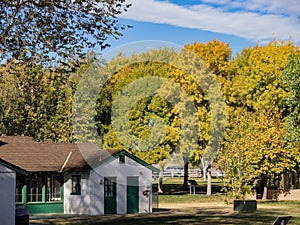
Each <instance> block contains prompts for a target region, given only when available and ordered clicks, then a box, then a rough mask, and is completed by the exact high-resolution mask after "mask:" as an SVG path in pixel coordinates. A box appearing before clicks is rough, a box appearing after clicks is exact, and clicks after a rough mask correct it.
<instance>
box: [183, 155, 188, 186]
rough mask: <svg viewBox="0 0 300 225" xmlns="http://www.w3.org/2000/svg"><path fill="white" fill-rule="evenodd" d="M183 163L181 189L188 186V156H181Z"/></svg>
mask: <svg viewBox="0 0 300 225" xmlns="http://www.w3.org/2000/svg"><path fill="white" fill-rule="evenodd" d="M183 163H184V166H183V168H184V174H183V189H187V188H188V178H189V157H187V156H183Z"/></svg>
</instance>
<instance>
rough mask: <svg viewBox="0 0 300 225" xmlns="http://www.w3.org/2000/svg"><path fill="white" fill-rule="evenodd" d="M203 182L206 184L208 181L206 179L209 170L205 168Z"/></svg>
mask: <svg viewBox="0 0 300 225" xmlns="http://www.w3.org/2000/svg"><path fill="white" fill-rule="evenodd" d="M202 170H203V181H204V182H205V181H206V177H207V168H204V167H203V169H202Z"/></svg>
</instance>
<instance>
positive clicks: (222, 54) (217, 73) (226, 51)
mask: <svg viewBox="0 0 300 225" xmlns="http://www.w3.org/2000/svg"><path fill="white" fill-rule="evenodd" d="M184 48H186V49H188V50H189V51H192V52H193V53H195V54H196V55H197V56H198V57H199V59H200V60H202V61H203V62H204V63H205V64H206V66H207V68H209V69H210V70H211V72H212V74H213V76H214V78H215V80H216V81H217V82H218V86H219V87H220V89H221V92H222V93H220V94H222V96H221V97H219V101H218V102H219V105H218V106H216V107H217V108H219V110H220V112H219V116H220V117H219V118H217V117H216V118H209V117H210V116H211V111H210V110H208V111H207V110H203V109H202V110H201V113H200V114H202V115H205V117H206V122H207V124H208V125H209V124H211V123H212V120H211V119H215V120H217V122H216V123H218V124H219V127H220V128H222V127H225V121H224V120H225V118H224V117H223V116H225V115H223V112H222V110H225V109H224V107H225V105H223V103H224V102H226V103H227V104H228V102H229V101H230V98H229V97H228V96H230V95H229V94H228V93H230V87H231V86H232V85H231V82H232V78H233V77H234V75H235V69H236V68H235V64H234V61H233V60H232V51H231V49H230V47H229V44H228V43H224V42H221V41H219V40H213V41H210V42H207V43H197V42H196V41H195V42H194V43H193V44H187V45H185V46H184ZM215 93H218V91H216V92H215ZM214 97H216V96H214ZM204 106H205V108H209V107H210V103H209V101H207V102H205V104H204ZM200 129H201V128H200ZM212 130H213V129H212V128H211V127H207V128H206V131H205V132H204V133H201V134H200V135H201V136H202V137H206V138H204V139H202V141H201V142H199V149H198V150H196V151H194V152H193V156H192V159H193V161H194V162H193V163H194V164H195V163H196V164H200V165H201V167H202V171H203V177H204V180H205V181H206V178H208V182H207V195H210V194H211V166H212V164H213V162H214V161H215V158H216V156H217V154H216V153H217V152H218V150H219V147H220V145H217V146H213V147H212V146H210V145H209V143H208V141H209V136H211V137H214V136H220V137H223V134H222V132H223V131H224V130H223V129H215V130H218V131H220V130H222V131H221V132H220V133H218V134H216V133H212ZM222 141H223V140H220V143H221V142H222Z"/></svg>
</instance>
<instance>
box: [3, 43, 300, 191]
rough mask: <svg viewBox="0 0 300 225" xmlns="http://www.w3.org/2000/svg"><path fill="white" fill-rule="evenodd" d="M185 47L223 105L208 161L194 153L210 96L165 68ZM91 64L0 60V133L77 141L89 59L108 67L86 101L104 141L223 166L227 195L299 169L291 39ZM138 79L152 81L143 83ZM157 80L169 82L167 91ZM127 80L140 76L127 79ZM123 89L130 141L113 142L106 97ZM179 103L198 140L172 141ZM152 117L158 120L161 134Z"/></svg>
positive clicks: (202, 149)
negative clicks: (219, 133)
mask: <svg viewBox="0 0 300 225" xmlns="http://www.w3.org/2000/svg"><path fill="white" fill-rule="evenodd" d="M185 50H188V51H190V52H192V53H193V54H195V55H197V56H198V57H199V58H201V59H202V60H203V62H204V63H205V64H206V66H207V67H208V68H209V69H210V71H211V72H212V74H213V76H214V79H215V80H217V81H218V84H219V87H220V89H221V90H222V93H223V99H224V102H225V104H226V124H225V126H226V130H225V136H224V139H222V145H220V146H219V147H220V148H219V149H218V154H217V157H214V158H213V159H207V158H205V157H203V156H204V155H205V154H207V151H209V150H208V149H209V148H208V147H210V146H209V145H210V144H209V143H210V136H211V135H212V133H211V124H212V122H213V119H214V118H212V110H213V107H212V104H211V102H210V100H211V99H209V98H208V96H207V93H205V92H204V91H203V87H200V86H199V84H198V83H197V82H196V81H195V78H192V77H191V76H189V74H188V73H187V72H185V71H183V70H181V69H179V68H178V67H176V66H174V65H182V68H184V64H185V60H184V59H185V58H184V57H185V55H184V51H185ZM178 55H181V56H180V57H179V56H178ZM149 59H151V60H149ZM132 61H134V62H138V63H131V62H132ZM96 62H97V61H95V59H94V56H93V55H90V56H89V57H87V59H86V60H85V61H84V62H83V63H82V64H81V67H80V68H79V70H78V71H77V72H76V73H75V72H72V71H64V70H63V69H62V70H57V69H56V70H51V69H49V68H44V67H42V66H40V65H38V64H37V65H33V64H32V63H30V64H26V62H24V61H9V62H6V63H4V64H3V65H1V68H0V73H1V77H0V86H1V87H0V101H1V105H0V107H1V110H0V116H1V119H0V132H1V134H2V135H27V136H31V137H34V138H35V139H36V140H38V141H55V142H73V141H76V136H74V133H73V127H72V113H74V112H72V104H73V102H74V94H75V92H76V88H77V85H78V83H79V81H80V78H81V76H83V74H85V72H86V71H87V70H88V69H89V68H91V67H93V66H95V70H103V68H105V69H106V70H111V71H115V72H114V73H113V75H112V76H111V77H110V78H109V79H108V80H107V82H106V83H105V85H104V87H103V88H102V89H101V92H100V93H99V95H98V97H97V102H96V106H95V111H96V115H95V118H94V119H95V123H96V127H97V132H98V134H99V139H100V140H101V142H102V144H103V148H105V149H116V148H118V149H120V148H122V149H126V150H127V151H129V152H131V153H133V154H135V155H136V156H138V157H141V158H142V159H143V160H145V161H147V162H148V163H151V164H154V163H160V164H161V165H164V164H163V163H162V162H164V160H166V159H168V158H169V157H170V155H172V154H173V153H174V152H176V153H178V154H179V155H180V156H181V157H182V159H183V160H184V162H185V165H187V164H188V163H189V162H190V163H193V164H196V165H201V163H202V166H203V168H204V169H205V171H208V172H209V169H210V166H211V165H215V166H218V167H220V168H221V169H223V170H224V172H225V177H224V179H223V184H224V187H225V189H226V191H227V192H230V193H231V194H233V196H234V197H238V196H244V195H245V194H246V193H248V192H249V191H251V189H252V188H253V187H254V186H255V185H257V184H258V183H259V182H260V183H261V184H263V186H265V189H266V188H267V183H268V179H269V178H270V176H271V174H282V173H284V172H288V171H292V170H295V169H296V168H299V162H300V155H299V143H298V142H299V132H298V130H299V129H298V127H299V101H300V100H299V71H300V70H299V68H300V53H299V48H298V47H297V46H296V45H295V44H294V43H293V42H292V41H271V42H269V43H267V44H265V45H261V44H257V45H255V46H254V47H249V48H245V49H244V50H243V51H242V52H240V53H238V54H237V56H236V57H233V56H232V52H231V49H230V46H229V44H226V43H223V42H220V41H218V40H214V41H211V42H208V43H197V42H195V43H193V44H187V45H185V46H184V47H183V48H182V51H181V52H180V53H177V52H175V51H174V50H172V49H167V48H166V49H160V50H151V51H149V52H144V53H140V54H134V55H131V56H124V55H121V54H120V55H118V56H116V57H115V58H114V59H111V60H110V61H109V62H106V63H100V65H97V66H96V65H95V64H96ZM98 62H99V61H98ZM162 62H163V63H162ZM201 63H202V62H200V61H199V68H198V71H197V72H196V73H195V76H199V77H200V78H201V77H202V78H201V79H202V81H203V85H204V84H205V82H208V81H205V79H204V78H205V73H207V70H206V69H205V68H206V67H205V66H203V67H202V66H201ZM59 71H63V72H59ZM100 74H103V73H100ZM145 76H146V77H153V78H156V80H155V79H148V80H143V79H142V78H143V77H145ZM158 77H159V78H158ZM165 80H167V81H171V82H173V83H176V84H178V87H177V86H174V87H172V88H168V85H169V84H168V83H166V81H165ZM136 81H139V83H137V84H136V85H135V82H136ZM150 81H151V82H150ZM147 82H148V83H147ZM207 85H208V84H207ZM209 87H210V88H213V86H209ZM87 88H89V87H88V84H87ZM141 88H142V89H141ZM147 88H148V89H149V91H151V90H152V89H153V88H154V89H155V93H156V95H152V96H151V95H150V96H144V97H142V98H138V96H139V93H142V92H143V93H145V92H147V91H148V90H147ZM176 88H177V89H176ZM179 89H183V90H184V91H185V93H186V94H187V95H188V96H190V98H191V100H190V102H189V101H182V99H184V98H183V93H182V92H180V91H179ZM128 90H130V93H129V92H128ZM177 91H178V92H177ZM147 93H148V92H147ZM174 93H179V94H178V95H177V94H174ZM129 94H130V95H131V96H133V97H135V99H136V102H134V104H132V107H131V108H130V113H129V114H128V124H129V126H128V127H126V129H128V131H126V132H127V133H128V134H130V135H131V136H130V135H128V136H130V137H136V139H134V140H136V141H132V138H131V139H130V138H129V137H128V140H127V139H126V137H125V138H123V139H122V141H121V140H120V139H121V138H122V132H123V131H122V132H121V131H120V130H115V129H114V124H113V123H114V122H116V123H122V121H118V118H119V117H118V116H116V115H119V114H120V115H121V114H122V112H123V111H115V112H114V113H116V114H115V115H112V108H113V107H114V105H113V104H120V102H118V101H116V100H118V99H122V101H124V102H125V103H126V101H128V99H127V98H126V96H127V95H129ZM181 95H182V96H181ZM181 97H182V98H181ZM126 99H127V100H126ZM131 100H132V99H131ZM182 102H183V103H184V104H190V103H191V104H192V105H193V106H195V109H196V111H195V114H196V115H197V119H198V124H197V128H195V130H196V132H197V138H196V139H195V140H191V142H195V143H197V146H196V147H193V148H192V147H191V146H190V145H189V144H190V143H188V142H185V143H183V142H182V143H180V139H181V135H183V134H187V133H186V132H187V129H185V128H184V127H185V126H183V124H184V123H183V119H182V118H180V116H181V114H180V113H181V110H183V108H184V106H183V105H182V104H180V103H182ZM127 103H128V105H130V104H131V103H132V102H127ZM175 103H176V104H175ZM175 105H176V106H175ZM214 107H215V108H217V109H218V108H221V106H218V105H215V106H214ZM118 113H119V114H118ZM193 116H194V115H192V114H191V115H189V114H186V117H185V118H184V120H187V121H189V120H191V121H192V119H193ZM112 118H113V119H112ZM120 118H121V117H120ZM122 118H123V117H122ZM220 121H222V123H223V122H224V121H223V120H222V119H221V120H220ZM160 124H164V129H165V130H164V133H162V132H161V130H162V129H161V128H162V127H160ZM217 125H220V126H221V125H222V124H217ZM124 129H125V128H124ZM153 133H154V134H162V135H161V137H158V140H157V142H153V143H151V142H146V140H148V139H149V137H151V135H153ZM158 136H159V135H158ZM159 138H160V139H159ZM138 140H141V141H138ZM178 143H180V145H179V144H178ZM209 175H210V174H209V173H208V176H209ZM265 191H266V190H265ZM265 193H266V192H264V194H265ZM264 197H266V196H265V195H264Z"/></svg>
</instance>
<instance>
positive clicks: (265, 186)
mask: <svg viewBox="0 0 300 225" xmlns="http://www.w3.org/2000/svg"><path fill="white" fill-rule="evenodd" d="M263 183H264V190H263V196H262V200H267V196H268V176H267V174H266V175H264V181H263Z"/></svg>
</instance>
